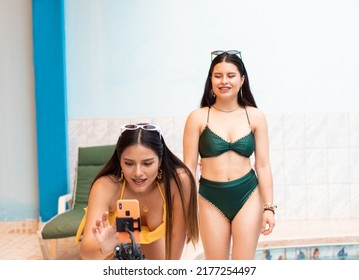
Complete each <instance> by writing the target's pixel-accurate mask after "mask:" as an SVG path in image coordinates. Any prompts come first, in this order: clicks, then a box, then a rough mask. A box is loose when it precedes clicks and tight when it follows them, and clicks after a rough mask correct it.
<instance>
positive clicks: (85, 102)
mask: <svg viewBox="0 0 359 280" xmlns="http://www.w3.org/2000/svg"><path fill="white" fill-rule="evenodd" d="M65 10H66V40H67V44H66V47H67V69H68V71H67V80H68V102H69V111H68V112H69V118H70V119H77V118H89V117H91V118H92V117H95V118H96V117H119V116H138V115H140V116H163V115H165V116H167V115H187V114H188V113H189V112H190V111H191V110H193V109H195V108H197V107H198V106H199V102H200V99H201V96H202V91H203V87H204V82H205V78H206V75H207V71H208V68H209V64H210V51H211V50H217V49H223V50H227V49H238V50H241V51H242V54H243V60H244V62H245V64H246V67H247V70H248V74H249V79H250V82H251V86H252V89H253V92H254V96H255V98H256V101H257V104H258V106H259V107H260V108H261V109H262V110H264V111H266V112H274V113H276V112H280V113H283V112H330V111H351V110H356V109H358V108H359V97H358V93H359V82H358V77H359V52H358V50H359V2H358V1H356V0H343V1H340V2H338V1H333V0H329V1H328V0H315V1H313V0H301V1H286V0H273V1H265V0H251V1H245V0H223V1H218V0H217V1H214V0H197V1H192V0H174V1H164V0H152V1H146V0H132V1H124V0H123V1H118V0H103V1H95V0H77V1H68V0H67V1H65Z"/></svg>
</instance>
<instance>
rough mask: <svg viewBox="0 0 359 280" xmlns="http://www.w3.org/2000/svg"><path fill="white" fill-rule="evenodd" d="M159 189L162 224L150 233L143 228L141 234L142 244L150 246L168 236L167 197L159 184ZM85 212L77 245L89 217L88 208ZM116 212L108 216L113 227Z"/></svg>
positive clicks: (122, 191) (78, 231)
mask: <svg viewBox="0 0 359 280" xmlns="http://www.w3.org/2000/svg"><path fill="white" fill-rule="evenodd" d="M125 186H126V180H124V181H123V184H122V190H121V194H120V198H119V199H122V197H123V193H124V192H125ZM157 187H158V190H159V191H160V194H161V197H162V200H163V216H162V223H161V224H160V225H159V226H158V227H157V228H156V229H155V230H153V231H150V229H149V228H148V226H144V225H142V226H141V233H140V244H150V243H152V242H155V241H157V240H158V239H161V238H162V237H164V236H165V234H166V201H165V197H164V195H163V193H162V190H161V187H160V184H159V183H158V182H157ZM84 210H85V214H84V216H83V218H82V221H81V223H80V225H79V227H78V229H77V234H76V240H75V242H76V244H77V243H78V242H79V240H80V238H81V235H82V232H83V230H84V227H85V223H86V216H87V207H86V208H84ZM116 214H117V213H116V210H115V211H111V212H109V216H108V220H109V222H110V224H111V225H112V224H113V223H114V222H115V220H116Z"/></svg>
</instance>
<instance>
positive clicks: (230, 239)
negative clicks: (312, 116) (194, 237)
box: [183, 50, 276, 259]
mask: <svg viewBox="0 0 359 280" xmlns="http://www.w3.org/2000/svg"><path fill="white" fill-rule="evenodd" d="M212 56H215V58H214V59H213V60H212V63H211V66H210V69H209V73H208V77H207V81H206V84H205V90H204V94H203V96H202V101H201V106H200V107H201V108H200V109H197V110H195V111H193V112H191V113H190V115H189V116H188V118H187V121H186V125H185V130H184V138H183V152H184V162H185V164H186V165H187V166H188V167H189V168H190V169H191V171H192V173H193V174H196V172H197V170H196V169H197V166H198V158H199V156H200V162H201V177H200V180H199V202H198V203H199V221H200V222H199V228H200V235H201V240H202V244H203V248H204V254H205V259H229V258H230V255H231V259H254V257H255V251H256V247H257V243H258V238H259V235H260V233H262V234H264V235H267V234H269V233H271V232H272V230H273V227H274V225H275V220H274V212H275V209H276V206H275V205H274V204H273V184H272V172H271V167H270V161H269V144H268V128H267V122H266V118H265V116H264V114H263V113H262V112H261V111H260V110H258V109H257V106H256V102H255V100H254V98H253V95H252V93H251V90H250V86H249V80H248V75H247V71H246V69H245V67H244V64H243V62H242V59H241V58H240V52H239V51H234V50H232V51H214V52H212ZM252 154H254V158H253V159H254V164H252V161H251V156H252Z"/></svg>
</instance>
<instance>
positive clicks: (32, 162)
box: [0, 0, 38, 221]
mask: <svg viewBox="0 0 359 280" xmlns="http://www.w3.org/2000/svg"><path fill="white" fill-rule="evenodd" d="M0 41H1V44H0V100H1V101H0V221H4V220H5V221H6V220H23V219H25V218H32V219H37V217H38V186H37V152H36V125H35V94H34V73H33V62H32V11H31V0H1V1H0Z"/></svg>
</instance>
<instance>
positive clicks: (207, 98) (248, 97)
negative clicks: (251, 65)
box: [200, 52, 257, 108]
mask: <svg viewBox="0 0 359 280" xmlns="http://www.w3.org/2000/svg"><path fill="white" fill-rule="evenodd" d="M220 62H228V63H232V64H234V65H235V66H236V67H237V69H238V71H239V73H240V74H241V76H244V83H243V85H242V89H239V92H238V96H237V102H238V104H239V105H240V106H242V107H243V106H253V107H257V104H256V102H255V100H254V97H253V94H252V91H251V88H250V86H249V79H248V74H247V70H246V68H245V66H244V64H243V61H242V59H240V57H239V56H238V55H236V54H228V53H226V52H224V53H222V54H220V55H218V56H216V57H215V58H214V59H213V60H212V63H211V66H210V68H209V71H208V76H207V80H206V84H205V87H204V93H203V96H202V100H201V105H200V106H201V108H203V107H210V106H212V105H213V104H214V103H215V101H216V98H215V97H213V95H212V80H211V78H212V73H213V68H214V66H216V65H217V64H218V63H220ZM241 90H242V97H241Z"/></svg>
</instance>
